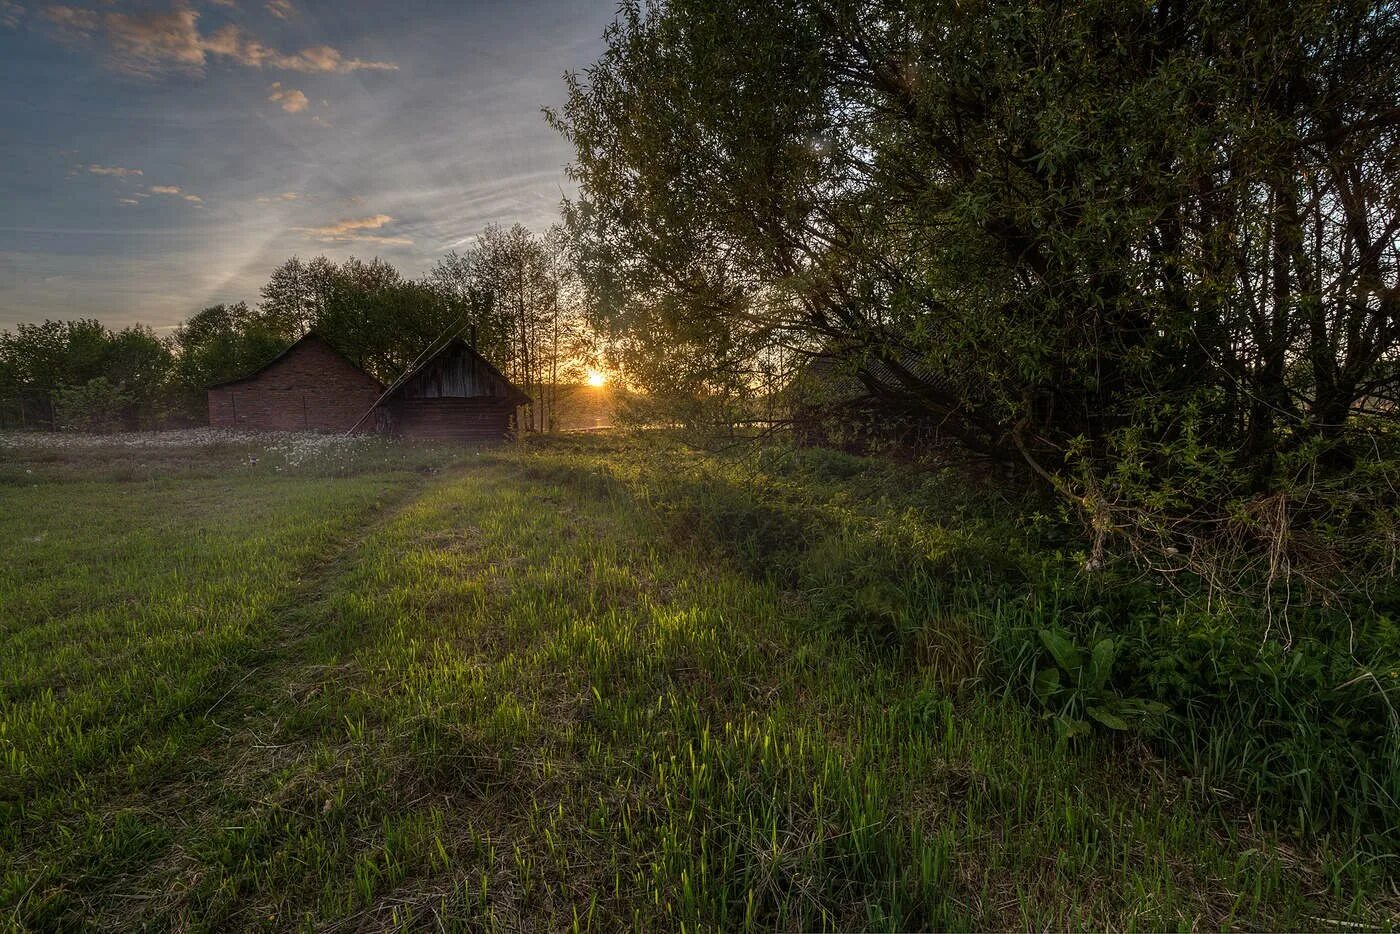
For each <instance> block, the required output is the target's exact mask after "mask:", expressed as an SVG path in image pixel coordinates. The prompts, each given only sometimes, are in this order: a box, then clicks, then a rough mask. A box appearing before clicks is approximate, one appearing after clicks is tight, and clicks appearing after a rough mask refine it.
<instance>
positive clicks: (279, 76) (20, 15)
mask: <svg viewBox="0 0 1400 934" xmlns="http://www.w3.org/2000/svg"><path fill="white" fill-rule="evenodd" d="M615 9H616V0H69V2H65V3H49V2H46V0H0V82H2V84H0V86H3V87H4V88H5V89H6V90H5V92H4V94H3V95H0V328H10V327H13V326H14V325H16V324H18V323H20V322H34V321H42V320H44V319H45V318H79V317H82V318H97V319H99V320H101V321H102V322H103V323H105V324H107V325H108V326H110V327H113V328H119V327H125V326H127V325H130V324H133V323H136V322H141V323H143V324H147V325H150V326H152V327H155V328H156V329H157V330H158V331H162V332H164V331H166V330H168V329H171V328H173V327H174V326H175V325H176V324H177V323H178V322H179V321H180V320H182V319H184V318H186V317H188V316H189V315H191V314H192V313H194V312H195V311H198V310H199V309H200V308H203V307H205V306H207V305H210V304H214V303H216V302H224V301H239V300H246V301H248V302H249V303H250V304H251V303H254V302H256V300H257V297H258V288H259V286H261V284H262V283H263V282H265V281H266V280H267V277H268V274H269V273H270V272H271V271H272V269H273V268H274V267H275V266H276V265H277V264H278V263H280V262H282V261H283V260H284V259H286V258H287V257H289V256H291V255H293V254H296V255H300V256H301V257H303V258H310V257H313V256H317V255H321V254H324V255H326V256H328V257H330V258H332V259H337V260H340V259H344V258H346V257H349V256H352V255H353V256H359V257H361V258H363V259H368V258H370V257H373V256H379V257H381V258H383V259H385V260H387V261H388V262H391V263H393V264H394V265H395V266H396V267H398V269H399V270H400V271H401V272H403V273H405V274H407V275H411V276H416V275H419V274H421V273H423V272H425V271H427V270H428V269H429V268H430V267H431V266H432V265H433V263H434V262H436V260H437V259H438V258H439V257H440V256H442V255H443V254H444V253H446V252H447V251H449V250H452V249H461V248H464V247H467V246H470V244H471V242H472V240H473V238H474V237H475V236H476V235H477V234H479V233H480V232H481V231H482V230H483V229H484V228H485V227H486V226H487V225H488V224H493V223H499V224H507V225H509V224H511V223H514V222H516V221H519V222H520V223H523V224H525V225H526V226H528V227H531V228H534V229H536V230H541V231H542V230H543V229H544V228H545V227H547V226H548V225H549V224H550V223H552V222H553V221H555V220H557V218H558V214H559V203H560V200H561V198H562V197H564V196H565V195H566V194H568V193H570V192H571V190H572V189H571V187H570V185H569V183H568V181H567V179H566V178H565V175H564V167H565V166H566V165H567V164H568V162H569V158H570V148H569V145H568V143H567V141H565V140H564V139H563V138H562V137H560V136H559V135H558V134H557V133H556V132H555V131H554V130H553V129H551V128H550V127H549V125H548V124H547V123H546V122H545V120H544V117H543V115H542V114H541V107H544V106H553V105H558V104H560V103H562V101H563V97H564V84H563V80H562V76H563V74H564V72H565V71H569V70H580V69H582V68H584V67H585V66H587V65H588V64H589V63H590V62H592V61H594V60H595V59H597V58H598V56H599V54H601V52H602V47H603V43H602V39H601V36H602V32H603V29H604V28H605V26H606V25H607V24H608V22H609V21H610V20H611V19H612V16H613V13H614V11H615Z"/></svg>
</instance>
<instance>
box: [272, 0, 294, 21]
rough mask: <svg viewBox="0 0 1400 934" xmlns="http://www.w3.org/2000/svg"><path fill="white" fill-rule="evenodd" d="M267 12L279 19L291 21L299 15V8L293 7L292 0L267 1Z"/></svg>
mask: <svg viewBox="0 0 1400 934" xmlns="http://www.w3.org/2000/svg"><path fill="white" fill-rule="evenodd" d="M267 12H269V13H271V14H272V15H273V16H275V17H277V18H278V19H291V18H292V17H293V16H296V15H297V8H296V7H294V6H292V0H267Z"/></svg>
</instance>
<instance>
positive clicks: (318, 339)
mask: <svg viewBox="0 0 1400 934" xmlns="http://www.w3.org/2000/svg"><path fill="white" fill-rule="evenodd" d="M308 344H320V345H321V346H322V347H324V348H326V349H327V350H329V351H330V352H331V353H333V354H335V355H336V356H337V357H339V358H340V359H341V360H343V361H345V365H346V366H348V367H351V368H352V369H354V370H357V371H359V372H360V373H364V375H365V378H366V379H369V380H373V382H374V383H375V384H377V385H378V386H380V388H383V385H384V384H383V383H380V382H379V380H377V379H375V378H374V377H373V376H370V375H369V374H368V373H365V371H364V370H362V369H360V368H359V367H358V366H356V365H355V361H353V360H351V359H350V358H349V357H347V356H345V354H343V353H341V352H340V351H339V350H336V349H335V347H334V346H332V345H331V343H330V341H328V340H326V339H325V338H324V337H322V336H321V335H319V334H317V333H316V332H315V331H307V332H306V333H305V334H303V335H302V336H301V337H300V338H298V339H297V340H295V341H293V342H292V343H291V344H289V345H287V347H286V348H285V349H284V350H283V351H282V352H281V353H279V354H278V355H277V356H275V357H273V358H272V359H271V360H269V361H267V362H266V363H264V364H263V365H262V366H260V367H258V368H257V369H256V370H254V371H253V372H251V373H249V374H247V375H245V376H239V377H237V378H235V379H226V380H224V381H223V382H221V383H213V384H211V385H210V386H209V387H208V388H209V389H219V388H222V387H224V386H236V385H237V384H239V383H246V382H248V381H250V380H254V379H257V378H258V377H259V376H261V375H262V374H263V373H266V372H267V371H268V370H270V369H272V368H273V367H274V366H276V365H277V364H279V363H281V362H282V360H283V359H285V358H286V357H287V356H289V355H290V354H291V353H292V351H294V350H296V349H297V348H299V347H302V346H305V345H308Z"/></svg>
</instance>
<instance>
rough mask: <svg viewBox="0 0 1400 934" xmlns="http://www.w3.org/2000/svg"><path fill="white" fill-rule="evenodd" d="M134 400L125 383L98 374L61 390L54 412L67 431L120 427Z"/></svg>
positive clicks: (63, 428) (104, 429)
mask: <svg viewBox="0 0 1400 934" xmlns="http://www.w3.org/2000/svg"><path fill="white" fill-rule="evenodd" d="M134 401H135V400H134V399H133V398H132V396H131V394H130V393H128V392H126V391H125V389H124V388H123V387H122V386H119V385H113V384H112V383H111V382H110V381H108V379H107V377H105V376H99V377H96V378H95V379H90V380H88V381H87V382H86V383H84V384H83V385H81V386H69V387H65V388H63V389H60V390H58V392H57V393H56V394H55V397H54V416H55V420H56V421H57V423H58V427H59V428H60V429H62V430H64V431H104V432H105V431H120V430H121V429H122V428H124V427H126V426H125V421H126V415H127V412H128V411H129V410H130V408H131V406H132V404H133V402H134Z"/></svg>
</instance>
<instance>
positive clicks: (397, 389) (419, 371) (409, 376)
mask: <svg viewBox="0 0 1400 934" xmlns="http://www.w3.org/2000/svg"><path fill="white" fill-rule="evenodd" d="M456 354H460V355H463V356H465V357H467V358H468V359H469V360H470V361H471V362H472V364H473V366H474V367H476V368H479V369H481V370H484V371H485V372H486V373H487V375H488V376H489V377H491V378H492V380H493V382H496V383H497V384H498V385H499V386H500V387H501V388H502V389H503V390H504V394H503V395H501V396H499V398H500V399H501V400H502V401H503V402H509V403H510V404H512V405H529V404H530V403H531V402H532V401H533V400H532V399H531V398H530V397H529V396H528V395H526V394H525V393H524V392H523V391H522V390H521V389H520V388H519V387H518V386H516V385H515V384H514V383H512V382H511V381H510V380H508V379H506V377H505V374H503V373H502V372H501V371H500V370H498V369H496V367H495V366H494V365H493V364H492V363H491V361H490V360H487V359H486V358H485V357H483V356H482V355H481V354H480V353H478V352H477V351H476V348H474V347H472V346H471V345H470V344H468V343H467V342H466V341H465V340H463V339H462V338H460V337H454V338H452V339H451V340H449V341H448V342H447V343H446V344H443V345H442V347H440V348H439V349H438V350H437V352H436V353H434V354H433V355H432V356H431V357H429V358H428V359H426V360H424V361H423V362H422V363H420V364H418V365H417V366H416V367H414V368H413V369H412V370H411V371H409V372H408V373H405V374H404V375H403V376H402V377H400V378H399V380H398V382H397V383H396V384H395V385H394V387H393V388H392V389H391V390H389V391H388V392H387V393H386V394H385V397H384V399H382V400H380V401H381V403H383V402H387V401H388V400H389V399H393V398H397V397H399V396H402V395H404V394H405V393H406V392H408V390H409V387H411V386H413V385H415V383H416V382H417V381H418V379H419V377H421V376H423V375H424V374H426V373H429V372H430V371H432V369H433V368H434V367H435V366H436V365H437V364H438V362H439V361H440V360H442V359H443V358H444V357H450V356H452V355H456ZM493 396H494V394H493Z"/></svg>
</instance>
